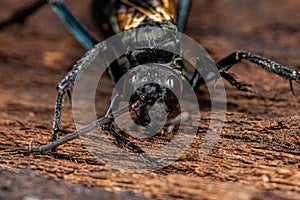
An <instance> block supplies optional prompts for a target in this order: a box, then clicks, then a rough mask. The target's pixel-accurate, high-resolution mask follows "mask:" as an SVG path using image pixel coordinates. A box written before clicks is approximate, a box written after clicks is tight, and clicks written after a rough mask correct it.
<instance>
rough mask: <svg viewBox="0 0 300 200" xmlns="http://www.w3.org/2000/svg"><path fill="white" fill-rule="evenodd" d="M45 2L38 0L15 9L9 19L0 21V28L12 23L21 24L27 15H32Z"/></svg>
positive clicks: (45, 0)
mask: <svg viewBox="0 0 300 200" xmlns="http://www.w3.org/2000/svg"><path fill="white" fill-rule="evenodd" d="M46 3H47V0H38V1H35V2H32V3H30V4H29V5H27V6H25V7H23V8H21V9H19V10H18V11H16V12H15V13H14V14H13V15H12V16H11V17H10V18H9V19H7V20H5V21H3V22H0V30H1V29H3V28H6V27H8V26H10V25H13V24H23V23H24V22H25V20H26V18H27V17H29V16H30V15H32V14H33V13H34V12H36V11H37V10H38V9H40V8H41V7H42V6H43V5H45V4H46Z"/></svg>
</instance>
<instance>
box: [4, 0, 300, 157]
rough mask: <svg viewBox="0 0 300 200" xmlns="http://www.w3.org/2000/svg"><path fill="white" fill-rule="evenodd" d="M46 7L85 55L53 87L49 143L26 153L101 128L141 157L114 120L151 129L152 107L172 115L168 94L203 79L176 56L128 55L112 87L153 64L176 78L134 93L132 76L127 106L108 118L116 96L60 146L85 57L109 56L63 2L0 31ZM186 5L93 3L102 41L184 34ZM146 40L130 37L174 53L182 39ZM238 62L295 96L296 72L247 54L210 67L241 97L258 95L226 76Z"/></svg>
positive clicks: (138, 0) (21, 14)
mask: <svg viewBox="0 0 300 200" xmlns="http://www.w3.org/2000/svg"><path fill="white" fill-rule="evenodd" d="M47 3H48V4H49V5H50V6H51V7H52V9H53V11H54V12H55V13H56V14H57V16H58V17H59V18H60V20H61V21H62V22H63V23H64V24H65V26H66V27H67V28H68V29H69V31H70V32H71V33H72V35H73V36H74V37H75V38H76V39H77V40H78V41H79V42H80V43H81V44H82V45H83V46H84V47H85V48H86V49H87V50H88V52H87V53H86V54H85V55H84V57H83V58H82V59H81V60H80V61H79V62H77V64H76V65H74V67H73V69H72V70H71V71H70V72H69V73H68V74H67V75H66V76H65V77H64V78H63V79H62V81H61V82H59V84H58V86H57V90H58V96H57V102H56V107H55V114H54V120H53V121H54V122H53V133H52V140H51V143H50V144H48V145H44V146H41V147H35V146H33V144H31V146H30V151H39V152H41V151H46V150H50V149H54V148H55V147H57V146H59V145H61V144H63V143H65V142H67V141H69V140H72V139H74V138H77V137H79V135H82V134H84V133H87V132H89V131H91V130H92V129H95V128H96V127H99V126H102V130H106V131H107V132H108V134H109V135H110V136H111V137H112V138H114V139H115V141H116V142H117V143H118V144H119V145H121V146H122V147H123V148H125V149H129V150H130V151H132V152H134V153H142V152H143V150H142V149H141V148H140V147H139V146H137V145H135V144H134V143H132V142H130V141H128V140H127V139H126V138H123V137H122V136H121V135H119V134H118V133H117V132H116V131H115V129H114V126H113V123H112V122H113V121H114V119H115V118H116V117H118V116H120V115H122V114H124V113H126V112H129V111H133V112H134V113H135V115H136V117H137V120H138V121H139V123H140V124H141V125H142V126H146V125H148V124H150V123H151V119H150V117H149V109H150V108H151V107H152V106H153V105H154V104H155V103H156V102H162V103H165V104H166V107H167V109H166V110H167V111H168V112H172V111H173V110H174V109H175V107H176V105H177V104H178V101H177V100H176V98H175V97H174V96H172V92H170V91H169V89H170V88H172V87H174V85H176V84H179V85H180V83H181V81H180V80H182V79H185V80H187V81H188V82H189V83H190V84H191V86H192V87H193V88H194V89H195V90H196V89H197V88H198V87H199V86H200V85H201V84H203V83H204V81H205V80H204V79H205V77H203V76H201V75H200V74H199V72H198V71H197V70H196V71H195V72H193V73H191V72H190V71H189V70H188V69H187V67H186V66H185V64H184V62H183V59H182V58H181V57H180V55H175V54H174V53H170V52H164V51H159V50H155V49H154V50H153V49H151V48H148V49H142V50H136V51H132V52H128V53H127V54H126V55H124V56H122V57H121V58H120V59H118V60H117V61H114V62H113V63H112V64H111V65H110V66H109V68H108V73H109V75H110V77H111V79H112V81H113V83H116V82H117V81H118V80H120V79H121V77H122V76H123V75H124V74H125V73H126V72H127V71H128V70H131V69H134V68H136V67H138V66H140V65H143V64H146V63H157V66H161V65H163V66H166V67H167V68H168V69H172V70H173V71H174V73H172V76H171V77H166V78H165V82H166V83H167V84H166V85H163V86H161V85H157V84H149V83H144V84H143V85H142V86H141V87H135V85H134V84H135V81H136V79H137V74H134V73H133V74H132V76H131V77H130V78H129V82H127V83H125V84H132V86H133V88H134V87H135V91H133V94H132V95H131V97H130V98H129V99H127V101H129V106H127V107H125V108H123V109H119V110H117V111H114V112H112V110H113V109H112V108H113V107H114V106H115V105H117V104H119V102H120V101H124V97H123V96H122V92H123V93H124V91H120V94H119V95H117V96H116V98H115V99H113V100H112V102H111V105H110V107H109V109H108V111H107V114H106V116H105V117H103V118H100V119H98V120H96V121H94V122H92V123H91V124H89V125H88V126H86V127H85V128H82V129H80V130H78V131H76V132H74V133H72V134H70V135H67V136H66V137H64V138H62V139H59V140H58V132H59V130H60V126H61V125H60V122H61V114H62V104H63V99H64V96H65V94H66V93H68V92H70V91H71V89H72V87H73V86H74V83H75V80H76V79H77V78H78V75H79V74H80V72H81V71H82V70H84V69H85V68H86V66H87V63H88V61H89V57H90V56H91V54H93V51H94V50H95V49H98V50H100V51H102V52H105V51H106V50H107V46H106V44H105V43H98V41H97V40H96V39H95V37H94V36H93V34H92V33H91V32H90V31H89V30H88V29H87V28H86V27H85V26H84V25H83V24H82V23H81V22H80V21H79V20H78V19H77V18H76V17H75V16H74V15H73V14H72V12H71V11H70V9H69V8H68V6H67V5H66V4H65V2H64V1H63V0H37V1H36V2H34V3H33V4H31V5H29V6H27V7H25V8H23V9H21V10H19V11H18V12H16V13H15V14H14V15H13V16H12V18H10V19H9V20H7V21H5V22H2V23H0V29H1V28H4V27H6V26H8V25H10V24H14V23H19V22H23V21H24V20H25V18H26V17H27V16H29V15H31V14H32V13H33V12H34V11H36V10H37V9H39V8H40V7H41V6H43V5H45V4H47ZM189 5H190V0H180V1H179V2H178V5H177V9H176V2H175V0H115V1H113V2H111V1H110V0H94V1H93V11H94V15H95V17H96V19H97V20H98V22H99V24H100V27H101V29H102V31H103V32H104V34H106V36H111V35H114V34H117V33H119V32H122V31H127V30H132V29H136V28H140V27H147V28H151V27H159V28H161V29H162V30H172V31H176V32H177V31H178V32H183V30H184V25H185V22H186V18H187V13H188V10H189ZM145 34H146V35H145ZM145 34H141V33H138V32H136V35H135V36H134V37H135V38H138V40H140V41H141V42H149V41H147V40H149V38H150V40H151V41H150V42H153V43H160V44H161V45H162V46H168V45H169V46H174V47H177V46H178V41H180V38H176V37H174V38H171V39H168V40H166V41H160V39H161V38H158V37H157V35H156V34H155V33H153V32H149V33H145ZM145 36H147V37H145ZM134 37H129V38H122V39H123V40H122V41H126V40H127V42H128V40H131V39H134ZM95 45H96V46H95ZM94 46H95V47H94ZM104 59H105V58H104ZM241 60H248V61H249V62H251V63H253V64H255V65H257V66H259V67H261V68H263V69H265V70H267V71H269V72H272V73H274V74H277V75H279V76H281V77H283V78H284V79H286V80H288V81H289V83H290V87H291V90H292V92H293V93H294V91H293V86H292V82H293V81H295V82H297V83H300V73H299V72H298V71H296V70H294V69H290V68H288V67H285V66H283V65H281V64H279V63H277V62H275V61H272V60H269V59H265V58H262V57H260V56H258V55H254V54H251V53H249V52H243V51H236V52H234V53H232V54H230V55H228V56H227V57H225V58H224V59H222V60H221V61H219V62H217V63H214V65H215V67H216V68H217V70H218V73H219V74H220V76H221V77H222V78H224V79H225V80H227V81H228V82H229V83H230V84H231V85H232V86H233V87H236V88H237V89H238V90H240V91H247V92H256V91H255V90H254V89H253V88H251V87H250V86H249V85H247V84H245V83H241V82H238V81H237V80H236V79H235V78H234V77H233V76H232V75H231V74H229V73H228V72H227V70H229V69H230V68H231V67H232V66H233V65H234V64H237V63H239V62H240V61H241ZM201 67H203V66H198V65H197V66H196V68H201ZM139 78H141V77H139ZM217 78H219V76H217V75H216V73H215V75H214V76H212V77H210V78H209V80H214V79H217ZM125 92H126V91H125ZM184 117H186V116H185V115H184V114H182V115H178V116H177V117H175V118H172V119H171V120H168V121H166V123H165V125H166V126H172V125H174V124H175V123H178V121H180V119H181V118H184Z"/></svg>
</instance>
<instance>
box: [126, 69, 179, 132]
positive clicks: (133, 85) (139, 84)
mask: <svg viewBox="0 0 300 200" xmlns="http://www.w3.org/2000/svg"><path fill="white" fill-rule="evenodd" d="M124 79H125V80H124V82H123V91H122V92H123V96H124V97H125V99H127V100H128V101H129V104H130V105H134V104H137V102H142V104H141V105H142V106H132V107H133V109H132V111H134V113H135V115H136V120H135V121H136V123H138V124H141V125H142V126H147V125H153V123H155V121H157V122H161V121H164V120H166V118H167V116H168V113H170V112H171V111H172V110H173V109H174V108H175V107H176V106H177V104H178V98H180V95H181V93H182V85H181V79H180V78H179V75H178V74H177V73H176V72H174V70H172V69H170V68H168V67H166V66H162V65H159V64H147V65H142V66H139V67H137V68H134V69H133V70H131V71H129V72H128V73H127V74H126V76H125V78H124Z"/></svg>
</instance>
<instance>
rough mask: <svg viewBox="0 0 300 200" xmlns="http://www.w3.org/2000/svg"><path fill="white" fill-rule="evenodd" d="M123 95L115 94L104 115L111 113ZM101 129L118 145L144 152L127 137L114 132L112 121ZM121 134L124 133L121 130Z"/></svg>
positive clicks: (135, 151)
mask: <svg viewBox="0 0 300 200" xmlns="http://www.w3.org/2000/svg"><path fill="white" fill-rule="evenodd" d="M123 99H124V98H123V96H121V95H116V96H115V97H114V98H113V100H112V102H111V104H110V106H109V108H108V110H107V113H106V115H105V117H107V116H109V115H111V113H113V110H115V108H116V107H117V106H118V105H119V104H120V102H121V101H122V100H123ZM102 131H107V133H108V134H109V135H110V136H111V137H113V139H114V140H115V141H116V143H117V144H118V145H120V146H121V147H122V148H125V149H128V150H130V151H132V152H134V153H144V151H143V150H142V149H141V148H140V147H139V146H137V145H135V144H133V143H132V142H130V141H129V140H128V139H126V138H124V137H122V136H121V135H119V134H118V133H116V131H115V129H114V126H113V124H112V122H110V123H107V124H105V125H103V126H102ZM123 134H126V133H124V132H123Z"/></svg>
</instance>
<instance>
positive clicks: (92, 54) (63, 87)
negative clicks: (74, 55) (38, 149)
mask: <svg viewBox="0 0 300 200" xmlns="http://www.w3.org/2000/svg"><path fill="white" fill-rule="evenodd" d="M106 51H108V48H107V46H106V43H104V42H103V43H99V44H98V45H96V46H95V48H94V49H91V50H90V51H88V52H87V53H86V54H85V55H84V56H83V57H82V58H81V59H80V60H79V61H78V62H77V63H76V64H75V65H74V67H73V68H72V69H71V70H70V71H69V72H68V74H67V75H66V76H65V77H64V78H63V79H62V80H61V81H60V82H59V83H58V85H57V91H58V95H57V101H56V105H55V112H54V119H53V127H52V128H53V132H52V139H51V141H52V142H54V141H56V140H57V138H58V132H59V130H60V128H61V115H62V107H63V101H64V96H65V94H66V93H70V91H71V90H72V88H73V86H74V84H75V81H76V79H78V78H79V76H80V73H81V72H83V71H84V70H86V69H87V68H88V67H89V66H90V64H91V63H92V61H93V60H95V59H96V57H97V56H103V59H102V60H104V59H105V58H104V57H105V56H104V55H102V53H105V52H106Z"/></svg>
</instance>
